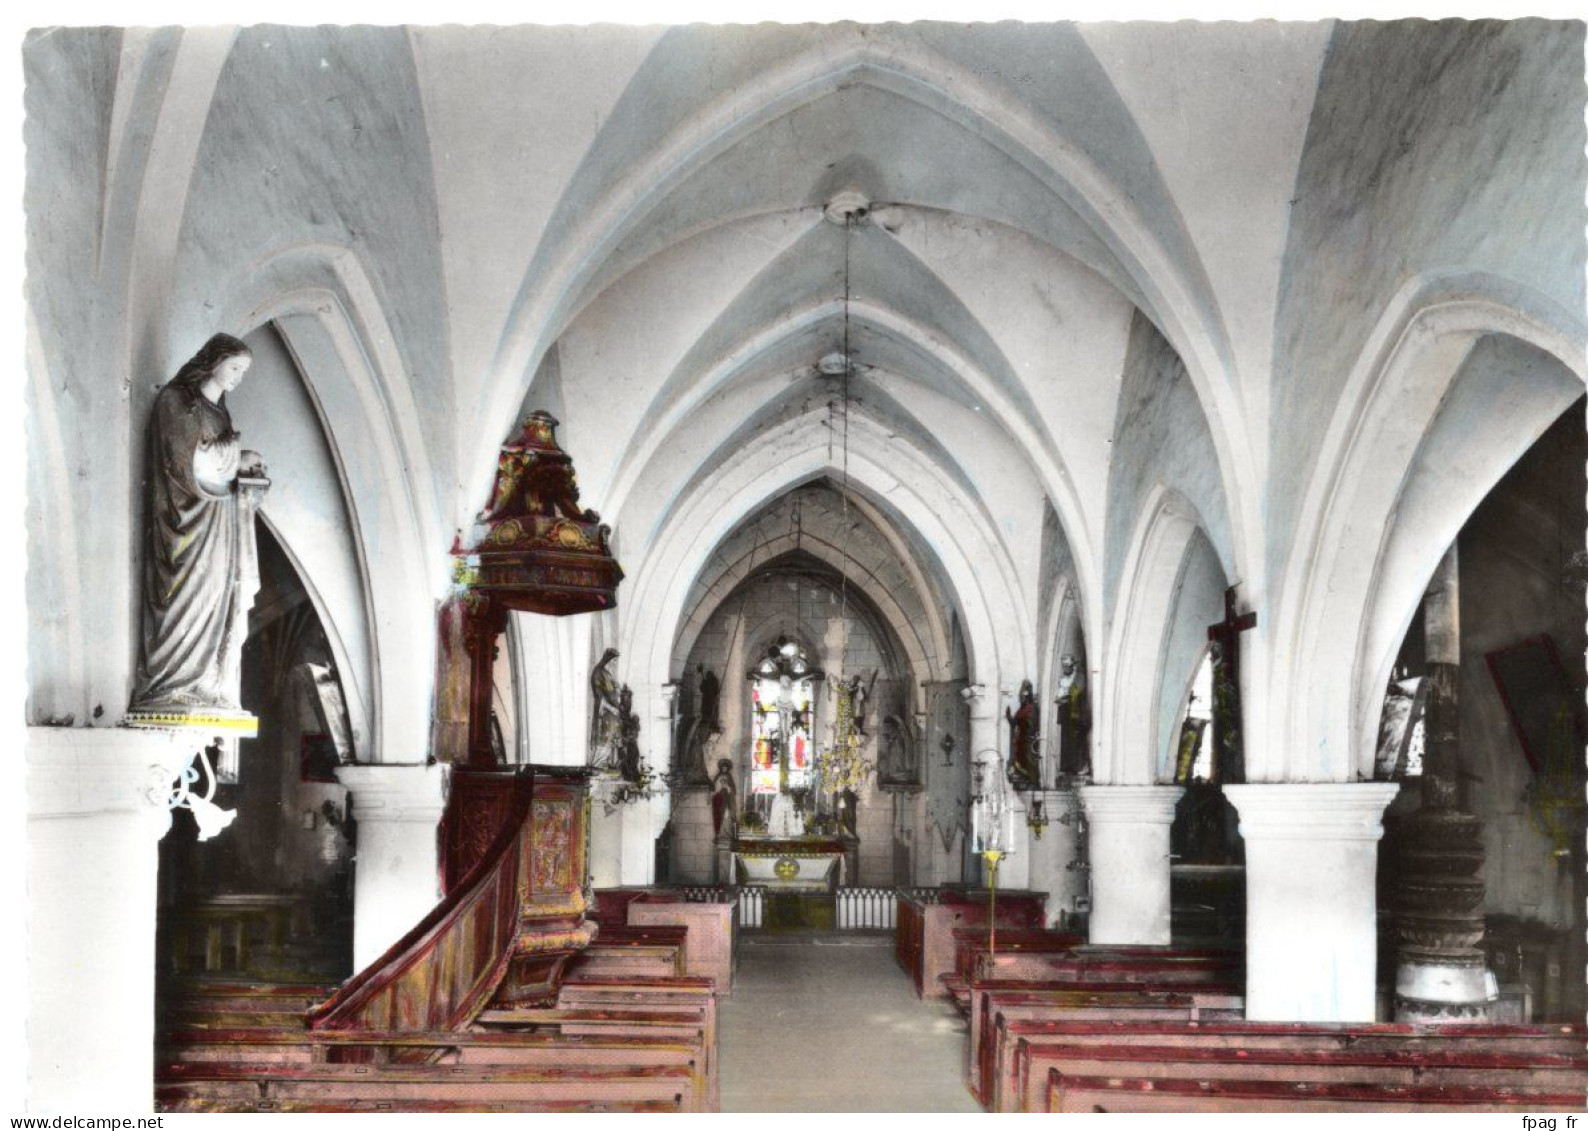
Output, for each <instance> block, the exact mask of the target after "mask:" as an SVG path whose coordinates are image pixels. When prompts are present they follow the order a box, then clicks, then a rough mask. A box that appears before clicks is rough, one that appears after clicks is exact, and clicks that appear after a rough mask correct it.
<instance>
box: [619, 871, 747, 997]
mask: <svg viewBox="0 0 1588 1131" xmlns="http://www.w3.org/2000/svg"><path fill="white" fill-rule="evenodd" d="M625 909H626V912H627V915H628V926H629V927H630V928H639V929H651V928H654V927H657V926H661V925H664V924H669V925H672V926H677V927H683V928H687V930H688V932H689V934H688V937H687V940H686V942H685V945H684V972H685V973H687V974H689V975H690V976H691V977H700V978H710V979H711V980H712V983H713V984H714V985H715V986H716V990H717V996H718V997H727V996H728V995H729V994H731V993H732V992H733V964H734V945H735V939H736V937H737V934H738V913H739V908H738V902H737V900H730V899H723V900H721V901H720V902H710V903H689V902H684V901H682V900H680V899H678V898H677V897H676V896H669V895H668V894H667V893H665V892H652V893H646V894H644V895H642V896H641V898H639V899H636V900H631V901H629V902H628V903H627V904H626V905H625Z"/></svg>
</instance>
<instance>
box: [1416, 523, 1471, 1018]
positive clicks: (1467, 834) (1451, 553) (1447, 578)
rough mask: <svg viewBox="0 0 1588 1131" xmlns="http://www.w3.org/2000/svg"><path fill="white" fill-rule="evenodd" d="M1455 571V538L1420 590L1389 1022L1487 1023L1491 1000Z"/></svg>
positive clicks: (1456, 574)
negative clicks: (1424, 685) (1423, 673)
mask: <svg viewBox="0 0 1588 1131" xmlns="http://www.w3.org/2000/svg"><path fill="white" fill-rule="evenodd" d="M1459 580H1460V574H1459V570H1458V567H1457V562H1456V548H1455V547H1454V546H1452V547H1450V549H1449V550H1448V551H1447V552H1446V554H1445V556H1444V558H1443V559H1441V560H1440V563H1439V566H1438V568H1437V569H1435V570H1434V576H1433V580H1432V581H1431V582H1430V583H1429V585H1428V593H1427V595H1426V596H1425V597H1424V598H1423V625H1424V633H1425V652H1426V657H1427V662H1428V675H1427V677H1426V678H1427V680H1428V697H1427V700H1426V702H1427V714H1426V716H1425V721H1424V725H1423V734H1424V736H1425V741H1424V744H1423V774H1422V778H1421V781H1420V783H1419V784H1420V786H1421V792H1422V806H1421V807H1420V808H1419V809H1418V810H1417V812H1415V813H1413V814H1411V815H1410V816H1408V817H1404V818H1401V819H1400V821H1399V823H1398V825H1397V832H1398V833H1399V839H1400V842H1401V851H1400V853H1399V857H1400V858H1399V859H1398V860H1395V861H1394V864H1395V865H1396V880H1395V885H1394V889H1393V890H1394V896H1393V899H1394V902H1395V934H1396V936H1397V939H1398V941H1399V943H1400V946H1399V951H1398V954H1397V961H1396V965H1395V1020H1397V1021H1409V1022H1422V1023H1439V1022H1452V1021H1483V1020H1486V1019H1487V1018H1488V1016H1489V1010H1490V1003H1492V1002H1493V1001H1494V999H1495V996H1496V995H1495V987H1494V978H1493V976H1492V975H1491V974H1490V973H1489V970H1488V966H1487V964H1486V959H1485V956H1484V953H1483V949H1482V947H1481V946H1480V944H1481V943H1482V942H1483V822H1482V821H1480V820H1479V819H1478V817H1476V816H1475V815H1474V814H1472V813H1467V812H1464V811H1463V810H1462V806H1461V740H1460V730H1461V704H1460V699H1459V697H1458V696H1459V690H1460V687H1461V612H1460V603H1461V597H1460V586H1459Z"/></svg>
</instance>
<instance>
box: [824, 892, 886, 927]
mask: <svg viewBox="0 0 1588 1131" xmlns="http://www.w3.org/2000/svg"><path fill="white" fill-rule="evenodd" d="M837 894H838V906H837V908H836V911H837V926H838V929H839V930H840V931H891V930H893V927H894V924H895V921H896V917H897V914H898V896H897V894H896V893H895V891H894V889H893V888H839V889H838V893H837Z"/></svg>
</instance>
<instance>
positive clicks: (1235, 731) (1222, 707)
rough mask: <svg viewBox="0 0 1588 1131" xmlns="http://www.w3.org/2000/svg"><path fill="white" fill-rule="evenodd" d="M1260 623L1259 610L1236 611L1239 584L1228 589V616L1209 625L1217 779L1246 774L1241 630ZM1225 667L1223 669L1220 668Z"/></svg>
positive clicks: (1237, 778) (1235, 778)
mask: <svg viewBox="0 0 1588 1131" xmlns="http://www.w3.org/2000/svg"><path fill="white" fill-rule="evenodd" d="M1256 627H1257V614H1256V613H1253V612H1246V613H1237V612H1236V611H1235V586H1233V585H1232V586H1230V587H1229V588H1228V589H1226V590H1225V591H1224V619H1223V620H1221V621H1220V622H1219V623H1218V624H1212V625H1209V626H1208V640H1209V642H1211V643H1212V644H1213V645H1214V647H1215V648H1216V649H1217V652H1216V653H1215V654H1214V661H1215V664H1216V665H1217V667H1216V668H1215V677H1214V680H1215V681H1214V690H1213V703H1214V707H1215V711H1214V720H1215V721H1214V738H1215V741H1216V742H1217V743H1218V746H1217V747H1216V749H1217V751H1218V757H1217V758H1216V759H1215V765H1214V776H1215V780H1217V781H1221V782H1230V783H1234V782H1240V781H1244V780H1245V778H1246V772H1245V765H1244V760H1243V759H1242V757H1241V746H1240V738H1239V732H1240V723H1241V707H1240V704H1241V633H1243V632H1245V631H1247V630H1248V629H1253V628H1256ZM1219 669H1222V670H1219Z"/></svg>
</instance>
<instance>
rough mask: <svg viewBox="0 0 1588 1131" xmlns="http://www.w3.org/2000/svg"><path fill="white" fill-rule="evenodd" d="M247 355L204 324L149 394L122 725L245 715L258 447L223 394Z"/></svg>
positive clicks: (255, 577)
mask: <svg viewBox="0 0 1588 1131" xmlns="http://www.w3.org/2000/svg"><path fill="white" fill-rule="evenodd" d="M252 363H253V354H252V353H251V352H250V351H249V349H248V346H247V345H245V344H244V343H243V342H242V341H241V340H240V339H237V338H234V337H232V336H231V335H230V334H216V335H215V336H214V337H212V338H211V339H210V340H209V341H207V342H205V343H204V346H203V348H202V349H200V350H199V351H198V353H196V354H194V355H193V357H192V358H191V359H189V361H188V362H187V363H186V364H185V365H183V366H182V368H180V369H179V370H177V373H176V376H175V377H173V378H171V380H170V381H169V382H167V383H166V385H165V387H164V388H162V389H161V390H160V392H159V394H158V395H157V396H156V397H155V401H154V413H153V416H152V417H151V419H150V421H149V436H148V461H149V462H148V469H149V470H148V481H149V505H148V513H147V517H146V523H145V527H144V563H143V592H142V604H143V617H142V622H143V624H142V627H143V632H142V638H141V640H140V642H139V643H140V648H139V654H138V668H137V674H136V677H135V682H134V688H133V695H132V706H131V709H130V710H129V712H128V719H127V721H128V722H129V723H130V724H132V725H146V726H147V725H161V724H162V723H163V724H174V725H183V724H182V722H181V720H182V719H184V718H191V717H194V716H200V715H202V716H213V715H216V714H222V715H246V712H244V711H243V709H242V703H241V702H240V699H239V695H240V691H241V682H242V652H243V641H244V640H245V639H246V638H247V636H248V610H249V608H250V606H252V605H253V602H254V594H255V593H257V592H258V589H259V565H258V558H257V556H256V548H255V544H254V510H255V507H256V506H257V505H258V500H259V497H260V495H262V494H263V492H264V489H265V488H266V487H267V486H268V483H267V482H266V481H265V479H264V473H265V467H264V461H263V460H262V459H260V456H259V453H258V452H252V451H249V450H247V449H245V448H244V447H243V446H242V444H241V439H242V436H241V433H239V432H237V431H236V430H235V429H234V428H233V427H232V417H231V413H230V412H229V411H228V410H227V407H226V394H227V393H229V392H231V391H232V390H233V389H236V388H237V386H238V385H239V384H240V383H241V382H242V379H243V374H245V373H247V372H248V368H249V366H250V365H251V364H252ZM249 717H250V718H251V716H249Z"/></svg>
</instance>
